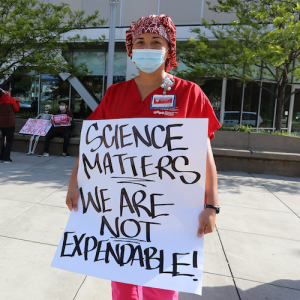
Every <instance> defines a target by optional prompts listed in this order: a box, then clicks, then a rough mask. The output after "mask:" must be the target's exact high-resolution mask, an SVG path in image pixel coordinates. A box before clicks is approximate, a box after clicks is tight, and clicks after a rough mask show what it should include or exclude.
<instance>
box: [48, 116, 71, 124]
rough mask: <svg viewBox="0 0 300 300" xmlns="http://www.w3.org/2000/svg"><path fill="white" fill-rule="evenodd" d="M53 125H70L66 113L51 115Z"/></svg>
mask: <svg viewBox="0 0 300 300" xmlns="http://www.w3.org/2000/svg"><path fill="white" fill-rule="evenodd" d="M52 119H53V123H54V126H55V127H57V126H70V125H71V123H70V121H69V119H68V115H65V114H63V115H56V116H53V117H52Z"/></svg>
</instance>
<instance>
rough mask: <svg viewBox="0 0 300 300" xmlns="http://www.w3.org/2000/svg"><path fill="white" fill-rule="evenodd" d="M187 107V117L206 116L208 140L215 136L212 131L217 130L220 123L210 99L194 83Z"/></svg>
mask: <svg viewBox="0 0 300 300" xmlns="http://www.w3.org/2000/svg"><path fill="white" fill-rule="evenodd" d="M189 96H190V97H189V103H188V109H187V116H186V117H187V118H207V119H208V136H209V138H210V140H212V139H213V138H214V137H215V134H214V131H216V130H218V129H219V128H220V127H221V125H220V123H219V121H218V119H217V117H216V115H215V113H214V110H213V108H212V106H211V103H210V101H209V100H208V98H207V97H206V95H205V94H204V93H203V91H202V90H201V88H200V87H199V86H198V85H196V84H194V85H193V86H192V87H191V90H190V95H189Z"/></svg>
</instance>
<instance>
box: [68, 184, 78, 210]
mask: <svg viewBox="0 0 300 300" xmlns="http://www.w3.org/2000/svg"><path fill="white" fill-rule="evenodd" d="M78 198H79V191H78V187H76V186H73V187H71V186H69V189H68V193H67V198H66V204H67V206H68V208H69V210H72V209H74V211H78Z"/></svg>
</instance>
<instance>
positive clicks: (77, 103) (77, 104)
mask: <svg viewBox="0 0 300 300" xmlns="http://www.w3.org/2000/svg"><path fill="white" fill-rule="evenodd" d="M71 111H72V112H73V114H74V119H81V120H85V119H86V118H87V117H88V116H89V115H90V114H91V113H92V110H91V109H90V108H89V106H88V105H87V104H86V103H85V101H84V100H83V99H82V98H81V96H80V95H79V94H78V93H77V92H76V90H75V89H74V88H73V87H71Z"/></svg>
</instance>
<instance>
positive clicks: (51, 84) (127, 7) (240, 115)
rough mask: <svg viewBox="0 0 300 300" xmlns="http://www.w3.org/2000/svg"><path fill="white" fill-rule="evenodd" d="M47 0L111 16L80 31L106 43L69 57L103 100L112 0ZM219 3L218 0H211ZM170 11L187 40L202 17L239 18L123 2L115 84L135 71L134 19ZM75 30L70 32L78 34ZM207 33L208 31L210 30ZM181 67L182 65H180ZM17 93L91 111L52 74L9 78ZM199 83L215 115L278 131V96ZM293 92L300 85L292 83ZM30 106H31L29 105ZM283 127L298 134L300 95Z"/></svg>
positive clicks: (189, 1) (196, 0)
mask: <svg viewBox="0 0 300 300" xmlns="http://www.w3.org/2000/svg"><path fill="white" fill-rule="evenodd" d="M41 1H43V2H45V3H52V4H60V3H67V4H69V5H70V7H71V9H72V10H84V11H85V13H86V15H90V14H92V13H93V12H94V11H95V10H96V9H97V10H99V12H100V18H104V19H108V22H107V23H106V24H105V25H104V26H103V27H101V28H87V29H85V30H82V31H80V32H79V33H80V34H81V35H85V36H87V37H88V38H96V37H99V36H102V35H105V43H104V44H103V45H99V46H95V47H92V48H91V47H85V48H84V49H81V48H80V49H76V48H74V49H72V50H71V52H70V57H71V59H73V61H74V62H75V63H76V64H79V63H81V62H85V63H86V65H87V67H88V69H89V71H90V72H91V75H88V76H85V77H84V78H81V79H80V82H81V83H82V86H83V88H84V89H86V91H88V93H89V94H90V95H91V97H93V99H94V100H95V101H97V102H98V103H100V101H101V99H102V97H103V95H104V94H105V91H106V88H107V62H108V39H109V16H110V4H109V0H63V1H60V0H41ZM211 4H212V5H214V4H217V0H211ZM161 13H163V14H166V15H169V16H170V17H171V18H172V20H173V21H174V23H175V25H176V28H177V40H178V41H181V42H186V41H187V40H188V39H189V38H190V37H191V36H193V34H192V33H190V32H189V29H190V28H191V27H196V26H201V20H202V18H204V19H205V20H207V21H211V20H214V21H216V22H219V23H223V24H226V23H229V22H230V21H232V20H234V19H235V15H234V14H225V13H224V14H215V13H214V12H212V11H210V10H209V8H208V5H207V4H206V0H185V1H182V0H119V1H118V7H117V16H116V30H115V41H116V44H115V55H114V68H113V70H114V71H113V75H114V76H113V82H114V83H116V82H120V81H124V80H128V79H130V78H132V77H134V76H135V75H136V74H137V70H136V68H135V66H134V64H133V63H132V62H131V61H130V60H129V59H128V57H127V53H126V49H125V43H124V41H125V32H126V30H127V29H128V28H129V25H130V23H131V22H132V21H136V20H137V19H139V18H140V17H141V16H148V15H150V14H161ZM76 33H77V32H72V33H70V35H72V34H76ZM207 34H208V36H209V32H207ZM178 67H179V69H182V68H184V65H183V64H182V63H179V66H178ZM10 84H11V86H12V88H13V96H21V97H22V98H23V103H24V105H23V108H24V110H26V109H27V110H31V111H34V113H38V112H40V111H43V110H44V106H45V105H46V104H50V105H51V106H52V110H53V111H55V110H56V109H57V108H58V104H57V102H58V100H62V99H63V100H68V101H69V103H70V108H71V110H72V111H73V112H74V115H75V117H76V118H77V119H85V118H86V117H87V116H88V115H89V114H90V113H91V109H90V108H89V105H87V103H86V102H87V101H86V99H84V97H82V96H81V95H80V93H78V91H77V90H76V89H75V88H74V87H73V86H72V84H70V82H69V81H68V80H63V79H62V78H61V77H54V76H52V75H51V74H24V76H21V77H13V78H11V80H10ZM199 84H200V86H201V88H202V89H203V91H204V92H205V93H206V95H207V96H208V98H209V99H210V101H211V103H212V105H213V107H214V110H215V112H216V115H217V117H218V118H219V120H220V121H221V123H223V124H224V125H229V126H233V125H236V124H239V123H241V124H249V125H251V126H253V127H257V128H264V129H270V130H274V127H275V105H276V101H275V98H274V97H273V96H272V95H270V94H269V93H268V92H266V91H265V90H264V89H260V88H259V86H258V85H257V84H255V83H248V84H242V83H241V82H240V81H238V80H234V79H233V80H226V79H223V78H220V79H205V78H203V79H201V81H200V83H199ZM263 84H264V85H265V86H268V87H269V88H271V89H275V83H274V82H272V80H271V79H270V81H264V82H263ZM288 88H289V89H290V90H295V89H300V83H299V84H297V83H295V84H292V85H290V86H289V87H288ZM26 106H27V107H26ZM282 120H283V129H285V130H287V131H294V132H300V93H298V94H296V95H295V96H292V97H291V99H290V100H289V101H288V102H287V103H286V105H285V107H284V111H283V116H282Z"/></svg>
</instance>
